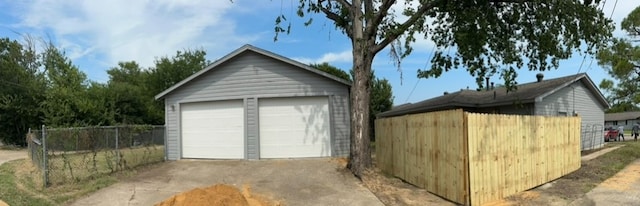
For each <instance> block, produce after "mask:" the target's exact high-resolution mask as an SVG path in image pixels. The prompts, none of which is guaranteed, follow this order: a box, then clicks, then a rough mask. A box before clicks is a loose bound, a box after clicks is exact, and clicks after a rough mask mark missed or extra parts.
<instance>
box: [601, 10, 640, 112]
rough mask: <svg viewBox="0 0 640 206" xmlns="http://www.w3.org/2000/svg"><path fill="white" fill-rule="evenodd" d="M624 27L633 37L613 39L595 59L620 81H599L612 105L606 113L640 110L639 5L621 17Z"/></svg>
mask: <svg viewBox="0 0 640 206" xmlns="http://www.w3.org/2000/svg"><path fill="white" fill-rule="evenodd" d="M621 26H622V29H623V30H624V31H626V32H627V34H628V35H629V37H630V38H614V39H613V40H612V41H611V43H610V44H609V46H608V47H605V48H603V49H601V50H600V51H599V52H598V55H597V56H596V58H597V59H598V64H600V65H601V66H603V68H604V69H605V70H606V71H607V73H609V75H610V76H611V77H612V78H613V79H614V80H615V81H616V82H618V84H617V85H616V84H614V81H612V80H609V79H603V80H602V82H600V88H601V89H602V90H604V91H606V92H607V93H608V95H607V99H608V100H609V102H610V103H611V104H612V107H611V108H610V109H609V110H607V112H624V111H637V110H639V109H640V108H639V107H638V104H640V46H639V45H637V42H638V41H639V40H640V7H637V8H636V9H634V10H633V11H631V13H630V14H629V15H628V16H627V17H626V18H624V19H623V20H622V22H621Z"/></svg>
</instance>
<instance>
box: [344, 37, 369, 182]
mask: <svg viewBox="0 0 640 206" xmlns="http://www.w3.org/2000/svg"><path fill="white" fill-rule="evenodd" d="M356 50H357V49H354V62H353V63H354V70H353V71H354V82H353V85H352V86H351V106H352V110H353V112H351V132H352V134H353V135H352V138H351V158H350V161H349V168H350V169H351V171H352V172H353V174H354V175H356V176H357V177H361V175H362V172H363V171H364V170H365V169H367V168H369V167H371V150H370V147H369V144H370V133H369V125H370V120H369V99H370V95H369V94H370V92H369V90H370V87H369V85H370V79H371V78H370V76H371V63H372V61H371V60H372V58H371V57H368V55H366V54H365V55H362V54H361V55H360V56H355V55H356V54H355V53H356V52H355V51H356ZM365 50H366V49H365Z"/></svg>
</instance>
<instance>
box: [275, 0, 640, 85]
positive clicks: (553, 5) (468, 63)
mask: <svg viewBox="0 0 640 206" xmlns="http://www.w3.org/2000/svg"><path fill="white" fill-rule="evenodd" d="M360 2H361V5H358V4H355V2H354V1H311V0H299V4H298V12H297V15H298V16H300V17H302V18H308V19H309V20H311V19H312V17H313V16H310V15H307V14H309V13H323V14H325V15H326V17H327V18H328V19H330V20H333V21H334V23H335V26H336V27H337V28H338V29H340V30H342V31H343V32H344V33H345V34H346V35H347V36H349V37H350V38H351V39H352V41H356V40H358V38H359V37H355V36H354V35H355V34H358V33H359V32H362V35H363V37H362V38H363V39H374V40H375V42H373V44H372V43H366V42H364V41H363V42H358V43H362V44H369V45H366V46H364V48H369V49H370V51H371V54H373V55H375V54H376V53H377V52H379V51H380V50H381V49H383V48H385V47H386V46H387V45H389V44H390V43H391V42H394V41H397V43H396V44H392V47H391V53H392V55H393V56H394V58H397V59H398V60H399V59H402V58H404V57H406V56H408V55H409V54H410V53H411V52H412V51H413V48H412V46H411V45H412V43H413V42H415V41H416V39H417V37H418V36H421V35H424V37H425V38H430V39H431V40H433V41H434V42H435V43H436V45H437V47H438V49H437V50H436V52H435V55H434V57H433V59H432V63H433V64H432V67H431V68H430V69H427V70H420V71H418V76H419V77H421V78H429V77H439V76H440V75H441V74H442V73H443V72H445V71H449V70H452V69H458V68H464V69H466V70H467V71H468V72H469V73H470V74H471V75H472V76H475V77H476V78H477V83H478V86H480V87H482V86H483V85H482V81H483V79H484V77H485V76H489V75H494V74H499V75H501V76H502V78H503V79H504V80H505V86H506V87H507V88H512V87H514V86H515V85H516V84H517V83H516V82H515V77H516V76H517V72H516V70H517V69H521V68H526V69H529V70H540V71H545V70H549V69H556V68H558V66H559V65H558V64H559V61H560V60H562V59H567V58H569V57H571V55H572V53H573V52H576V51H577V52H585V53H590V54H593V53H594V52H595V48H598V47H599V46H601V45H603V44H604V43H605V42H606V40H607V39H608V38H609V37H610V36H611V32H612V30H613V26H612V24H611V20H609V19H607V18H606V17H605V16H604V14H603V13H602V11H601V10H600V9H599V8H598V4H599V2H600V1H584V2H582V1H578V0H568V1H567V0H552V1H548V0H526V1H493V0H480V1H467V0H453V1H440V0H427V1H420V2H419V3H418V2H414V1H406V2H405V5H402V6H401V7H402V8H404V10H403V11H402V12H401V15H397V14H398V13H393V12H394V11H393V10H392V9H391V6H392V5H394V4H399V3H398V2H396V1H387V0H362V1H360ZM354 15H362V16H363V18H364V20H363V23H362V24H363V25H362V28H355V27H354V23H357V19H355V18H354ZM277 20H279V21H276V28H279V29H276V35H278V33H288V32H289V30H290V29H289V28H287V29H285V28H284V27H283V26H282V25H283V24H285V22H286V21H287V19H286V18H284V17H283V15H281V16H279V18H278V19H277ZM637 25H639V24H631V23H629V24H625V25H623V26H627V27H634V26H635V27H634V28H638V27H637ZM356 31H358V32H356ZM399 40H402V41H399ZM401 42H402V43H401ZM585 45H586V46H587V47H586V48H585V47H584V46H585ZM356 46H357V47H360V46H363V45H355V44H354V48H355V47H356ZM451 48H454V49H455V50H453V51H452V50H451ZM452 52H455V53H452ZM371 54H367V55H371ZM354 58H359V57H355V56H354Z"/></svg>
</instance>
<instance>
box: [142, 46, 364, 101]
mask: <svg viewBox="0 0 640 206" xmlns="http://www.w3.org/2000/svg"><path fill="white" fill-rule="evenodd" d="M247 50H251V51H253V52H256V53H259V54H262V55H265V56H268V57H271V58H273V59H276V60H280V61H282V62H285V63H288V64H291V65H293V66H297V67H300V68H303V69H305V70H307V71H310V72H313V73H316V74H318V75H321V76H323V77H325V78H329V79H331V80H334V81H337V82H339V83H342V84H344V85H346V86H348V87H351V82H349V81H346V80H344V79H340V78H338V77H335V76H333V75H331V74H328V73H326V72H323V71H320V70H318V69H315V68H313V67H311V66H309V65H305V64H303V63H300V62H297V61H294V60H292V59H289V58H287V57H284V56H281V55H278V54H275V53H273V52H269V51H267V50H263V49H260V48H257V47H254V46H252V45H250V44H245V45H244V46H242V47H240V48H238V49H236V50H234V51H232V52H231V53H229V54H227V55H225V56H224V57H222V58H220V59H218V60H217V61H215V62H213V63H212V64H210V65H208V66H206V67H205V68H203V69H201V70H200V71H198V72H196V73H194V74H192V75H191V76H189V77H187V78H185V79H183V80H182V81H180V82H178V83H176V84H174V85H173V86H171V87H169V88H168V89H166V90H164V91H162V92H160V93H159V94H157V95H156V96H154V98H155V99H156V100H159V99H162V98H163V97H164V96H166V95H167V94H169V93H171V92H172V91H174V90H175V89H177V88H179V87H181V86H182V85H184V84H186V83H187V82H189V81H191V80H193V79H195V78H197V77H199V76H200V75H202V74H204V73H206V72H208V71H209V70H211V69H213V68H215V67H217V66H219V65H220V64H222V63H224V62H227V61H228V60H229V59H232V58H233V57H235V56H237V55H238V54H241V53H243V52H245V51H247Z"/></svg>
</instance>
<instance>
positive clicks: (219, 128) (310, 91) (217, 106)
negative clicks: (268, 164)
mask: <svg viewBox="0 0 640 206" xmlns="http://www.w3.org/2000/svg"><path fill="white" fill-rule="evenodd" d="M350 87H351V82H349V81H348V80H344V79H341V78H338V77H336V76H333V75H331V74H329V73H326V72H323V71H321V70H319V69H316V68H313V67H310V66H309V65H307V64H303V63H300V62H297V61H295V60H292V59H289V58H286V57H283V56H281V55H278V54H275V53H272V52H269V51H266V50H263V49H260V48H257V47H254V46H251V45H245V46H242V47H241V48H239V49H236V50H235V51H232V52H231V53H230V54H228V55H226V56H224V57H221V58H219V59H218V60H216V61H215V62H213V63H212V64H209V65H208V66H206V67H205V68H203V69H202V70H200V71H198V72H196V73H194V74H193V75H191V76H189V77H187V78H185V79H183V80H182V81H180V82H178V83H176V84H174V85H173V86H171V87H169V88H167V89H166V90H165V91H163V92H161V93H159V94H157V95H156V96H155V98H156V99H157V100H163V101H164V105H165V127H166V138H165V151H166V152H165V154H166V159H167V160H179V159H185V158H186V159H191V158H195V159H246V160H260V159H278V158H308V157H346V156H348V155H349V151H350V140H351V139H350V138H351V126H350V123H351V116H350V111H351V110H350V105H349V90H350Z"/></svg>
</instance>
